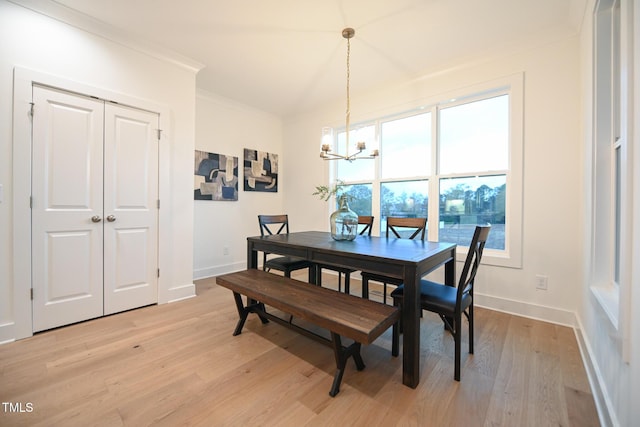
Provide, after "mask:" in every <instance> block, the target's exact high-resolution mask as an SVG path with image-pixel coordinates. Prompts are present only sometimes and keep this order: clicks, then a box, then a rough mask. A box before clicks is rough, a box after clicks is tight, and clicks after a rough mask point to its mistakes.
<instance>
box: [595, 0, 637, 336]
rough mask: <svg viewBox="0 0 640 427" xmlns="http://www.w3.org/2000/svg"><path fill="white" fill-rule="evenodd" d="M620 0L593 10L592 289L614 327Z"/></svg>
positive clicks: (621, 151)
mask: <svg viewBox="0 0 640 427" xmlns="http://www.w3.org/2000/svg"><path fill="white" fill-rule="evenodd" d="M620 18H621V15H620V1H619V0H600V1H598V2H597V4H596V8H595V13H594V82H593V93H594V110H593V123H594V128H593V174H594V180H593V183H594V196H593V222H594V228H593V233H594V234H593V241H592V247H593V251H592V266H593V272H592V273H593V274H592V277H593V284H592V291H593V294H594V295H595V297H596V299H597V300H598V301H599V302H600V304H601V306H602V308H603V309H604V311H605V313H606V314H607V315H608V317H609V319H610V321H611V323H612V325H614V326H615V327H616V328H618V326H619V325H618V322H619V320H618V318H619V314H620V313H619V311H620V307H619V305H620V299H621V298H620V291H621V289H620V283H621V280H622V274H623V271H624V270H623V268H624V265H623V264H624V262H623V257H624V256H625V255H624V253H625V251H624V250H623V247H624V245H625V241H626V237H625V236H626V235H627V234H629V233H625V232H624V229H625V224H624V212H625V207H624V206H625V204H626V203H627V201H626V199H625V195H626V191H625V188H626V185H627V182H626V179H625V176H627V164H626V162H627V160H626V159H627V143H626V133H625V132H624V127H623V121H624V120H623V119H624V117H623V112H624V111H625V108H624V104H623V99H622V89H621V88H622V84H623V81H622V78H621V77H622V62H621V61H622V52H621V26H620V25H621V21H620Z"/></svg>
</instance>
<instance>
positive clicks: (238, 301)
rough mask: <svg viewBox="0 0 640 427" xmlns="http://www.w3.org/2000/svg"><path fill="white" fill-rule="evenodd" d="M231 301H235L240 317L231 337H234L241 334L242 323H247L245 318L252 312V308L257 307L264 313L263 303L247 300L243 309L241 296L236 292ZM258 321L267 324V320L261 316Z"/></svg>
mask: <svg viewBox="0 0 640 427" xmlns="http://www.w3.org/2000/svg"><path fill="white" fill-rule="evenodd" d="M233 299H234V300H235V301H236V308H237V309H238V316H239V317H240V319H239V320H238V323H237V324H236V329H235V330H234V331H233V336H236V335H240V333H241V332H242V328H243V327H244V322H246V321H247V316H249V313H253V312H254V310H253V308H255V307H258V308H259V309H262V311H264V310H265V308H264V304H263V303H261V302H257V301H255V300H252V299H247V306H246V307H245V306H244V304H242V296H241V295H240V294H239V293H237V292H234V293H233ZM259 316H260V315H259ZM260 320H262V323H268V322H269V319H267V318H266V317H263V316H260Z"/></svg>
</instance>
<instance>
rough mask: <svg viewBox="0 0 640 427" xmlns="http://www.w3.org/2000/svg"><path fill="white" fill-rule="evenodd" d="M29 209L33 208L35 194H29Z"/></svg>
mask: <svg viewBox="0 0 640 427" xmlns="http://www.w3.org/2000/svg"><path fill="white" fill-rule="evenodd" d="M29 209H33V196H29Z"/></svg>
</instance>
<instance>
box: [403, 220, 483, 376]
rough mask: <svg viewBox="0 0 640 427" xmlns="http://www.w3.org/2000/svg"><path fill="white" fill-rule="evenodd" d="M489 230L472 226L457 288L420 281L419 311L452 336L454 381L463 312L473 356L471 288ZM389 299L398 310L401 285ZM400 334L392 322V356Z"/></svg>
mask: <svg viewBox="0 0 640 427" xmlns="http://www.w3.org/2000/svg"><path fill="white" fill-rule="evenodd" d="M490 230H491V226H490V225H487V226H476V228H475V231H474V233H473V238H472V239H471V244H470V245H469V252H468V253H467V258H466V260H465V263H464V267H463V268H462V274H461V275H460V281H459V282H458V287H457V288H456V287H453V286H446V285H444V284H441V283H436V282H431V281H429V280H424V279H423V280H421V281H420V306H421V308H422V309H423V310H427V311H431V312H434V313H437V314H438V315H439V316H440V318H441V319H442V321H443V322H444V326H445V329H447V330H448V331H449V332H451V334H452V335H453V339H454V341H455V368H454V374H453V377H454V379H455V380H456V381H460V352H461V341H462V330H461V327H462V313H464V315H465V317H466V318H467V320H468V321H469V353H470V354H473V286H474V281H475V277H476V273H477V272H478V266H479V265H480V261H481V260H482V252H483V250H484V246H485V243H486V242H487V237H488V236H489V231H490ZM391 297H392V298H393V305H395V306H397V307H400V309H401V310H402V300H403V297H404V285H400V286H398V287H397V288H396V289H395V290H394V291H393V292H391ZM401 332H402V323H401V322H397V323H395V324H394V325H393V337H392V349H391V353H392V354H393V355H394V356H397V355H398V350H399V341H400V333H401Z"/></svg>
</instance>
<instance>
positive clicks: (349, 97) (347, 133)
mask: <svg viewBox="0 0 640 427" xmlns="http://www.w3.org/2000/svg"><path fill="white" fill-rule="evenodd" d="M350 81H351V38H347V111H346V116H347V117H346V122H347V126H346V131H347V132H346V138H347V151H348V150H349V124H350V123H351V96H350V91H349V83H350Z"/></svg>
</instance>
